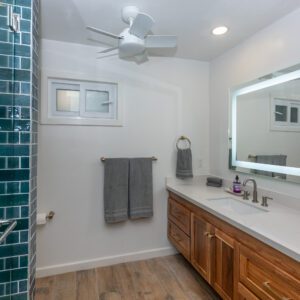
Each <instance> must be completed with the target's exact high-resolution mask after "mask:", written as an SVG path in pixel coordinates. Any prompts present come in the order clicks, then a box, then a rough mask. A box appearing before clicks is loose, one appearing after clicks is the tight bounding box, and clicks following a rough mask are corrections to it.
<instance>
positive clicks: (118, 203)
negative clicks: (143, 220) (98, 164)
mask: <svg viewBox="0 0 300 300" xmlns="http://www.w3.org/2000/svg"><path fill="white" fill-rule="evenodd" d="M104 168H105V169H104V217H105V221H106V222H107V223H117V222H121V221H125V220H127V219H128V176H129V159H127V158H109V159H106V160H105V167H104Z"/></svg>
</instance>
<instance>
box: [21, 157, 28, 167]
mask: <svg viewBox="0 0 300 300" xmlns="http://www.w3.org/2000/svg"><path fill="white" fill-rule="evenodd" d="M21 168H22V169H28V168H29V157H22V158H21Z"/></svg>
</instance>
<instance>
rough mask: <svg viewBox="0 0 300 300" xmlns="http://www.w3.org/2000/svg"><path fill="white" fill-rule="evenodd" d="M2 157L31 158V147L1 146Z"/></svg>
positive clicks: (0, 153)
mask: <svg viewBox="0 0 300 300" xmlns="http://www.w3.org/2000/svg"><path fill="white" fill-rule="evenodd" d="M0 155H1V156H29V146H27V145H13V146H10V145H0Z"/></svg>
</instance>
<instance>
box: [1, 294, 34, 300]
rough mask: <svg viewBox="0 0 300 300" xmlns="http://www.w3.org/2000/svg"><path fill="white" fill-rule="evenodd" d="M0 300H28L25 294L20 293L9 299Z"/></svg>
mask: <svg viewBox="0 0 300 300" xmlns="http://www.w3.org/2000/svg"><path fill="white" fill-rule="evenodd" d="M1 300H28V296H27V292H26V293H21V294H17V295H12V296H11V298H9V299H1Z"/></svg>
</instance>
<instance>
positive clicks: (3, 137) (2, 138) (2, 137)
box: [0, 132, 7, 143]
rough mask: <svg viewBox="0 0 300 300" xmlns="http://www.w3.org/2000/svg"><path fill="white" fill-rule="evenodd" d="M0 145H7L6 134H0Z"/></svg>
mask: <svg viewBox="0 0 300 300" xmlns="http://www.w3.org/2000/svg"><path fill="white" fill-rule="evenodd" d="M0 143H7V134H6V132H0Z"/></svg>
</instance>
